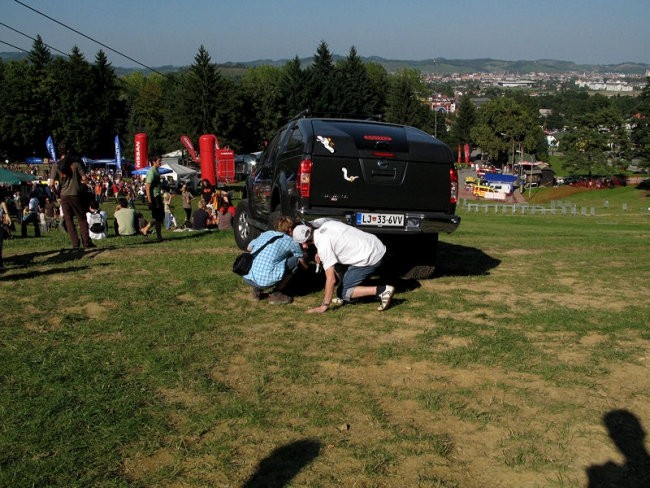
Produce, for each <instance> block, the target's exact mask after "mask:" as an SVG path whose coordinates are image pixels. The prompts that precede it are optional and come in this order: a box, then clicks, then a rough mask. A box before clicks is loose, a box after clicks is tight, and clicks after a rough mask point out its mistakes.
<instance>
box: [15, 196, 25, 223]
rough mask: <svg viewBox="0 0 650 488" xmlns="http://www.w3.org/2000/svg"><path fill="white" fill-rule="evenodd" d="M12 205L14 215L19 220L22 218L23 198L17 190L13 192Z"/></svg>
mask: <svg viewBox="0 0 650 488" xmlns="http://www.w3.org/2000/svg"><path fill="white" fill-rule="evenodd" d="M13 207H14V217H16V221H17V222H21V221H22V218H23V200H22V197H21V196H20V192H19V191H17V192H15V193H14V198H13Z"/></svg>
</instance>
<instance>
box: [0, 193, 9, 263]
mask: <svg viewBox="0 0 650 488" xmlns="http://www.w3.org/2000/svg"><path fill="white" fill-rule="evenodd" d="M9 228H11V215H10V214H9V207H8V206H7V202H6V201H5V197H4V196H3V195H2V194H0V273H4V272H5V263H4V259H3V257H2V247H3V245H4V239H5V234H6V235H8V233H9V231H8V230H5V229H9Z"/></svg>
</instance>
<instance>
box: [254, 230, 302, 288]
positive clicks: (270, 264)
mask: <svg viewBox="0 0 650 488" xmlns="http://www.w3.org/2000/svg"><path fill="white" fill-rule="evenodd" d="M277 235H280V236H282V237H281V238H280V239H278V240H276V241H274V242H272V243H271V244H269V245H268V246H266V247H265V248H264V249H263V250H262V252H261V253H259V254H258V255H257V256H255V260H254V261H253V266H252V267H251V270H250V273H248V274H247V275H246V276H244V278H246V279H247V280H250V281H253V282H254V283H256V284H257V286H259V287H260V288H267V287H269V286H273V285H275V284H276V283H279V282H280V281H281V280H282V278H283V277H284V274H285V261H286V260H287V258H289V257H291V256H295V257H297V258H301V257H302V248H301V247H300V244H298V243H296V242H295V241H294V240H293V239H292V238H291V236H288V235H287V234H283V233H282V232H277V231H275V230H268V231H266V232H264V233H263V234H261V235H260V236H259V237H258V238H257V239H253V240H252V241H251V243H250V244H249V245H248V247H249V249H250V250H251V252H255V250H256V249H259V248H260V247H262V246H263V245H264V244H265V243H266V242H268V240H269V239H271V238H272V237H273V236H277Z"/></svg>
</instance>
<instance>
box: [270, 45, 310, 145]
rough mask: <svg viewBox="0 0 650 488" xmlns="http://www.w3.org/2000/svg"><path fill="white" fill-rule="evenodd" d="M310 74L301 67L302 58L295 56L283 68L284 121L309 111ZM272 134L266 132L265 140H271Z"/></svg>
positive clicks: (282, 104) (280, 97) (282, 103)
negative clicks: (308, 86) (308, 89)
mask: <svg viewBox="0 0 650 488" xmlns="http://www.w3.org/2000/svg"><path fill="white" fill-rule="evenodd" d="M307 78H308V74H307V73H306V72H305V71H303V70H302V68H301V67H300V58H298V56H295V57H294V58H293V59H292V60H291V61H288V62H287V63H286V64H285V65H284V67H283V68H282V75H281V78H280V86H279V91H280V93H279V102H280V106H279V109H280V113H281V118H282V120H285V119H288V118H291V117H295V116H296V115H298V114H299V113H301V112H303V111H304V110H306V109H308V108H309V107H308V103H307V99H308V93H307ZM270 137H271V132H265V133H264V138H267V139H268V138H270Z"/></svg>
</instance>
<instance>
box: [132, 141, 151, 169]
mask: <svg viewBox="0 0 650 488" xmlns="http://www.w3.org/2000/svg"><path fill="white" fill-rule="evenodd" d="M147 166H149V147H148V145H147V134H145V133H144V132H141V133H139V134H136V135H135V169H142V168H146V167H147Z"/></svg>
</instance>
